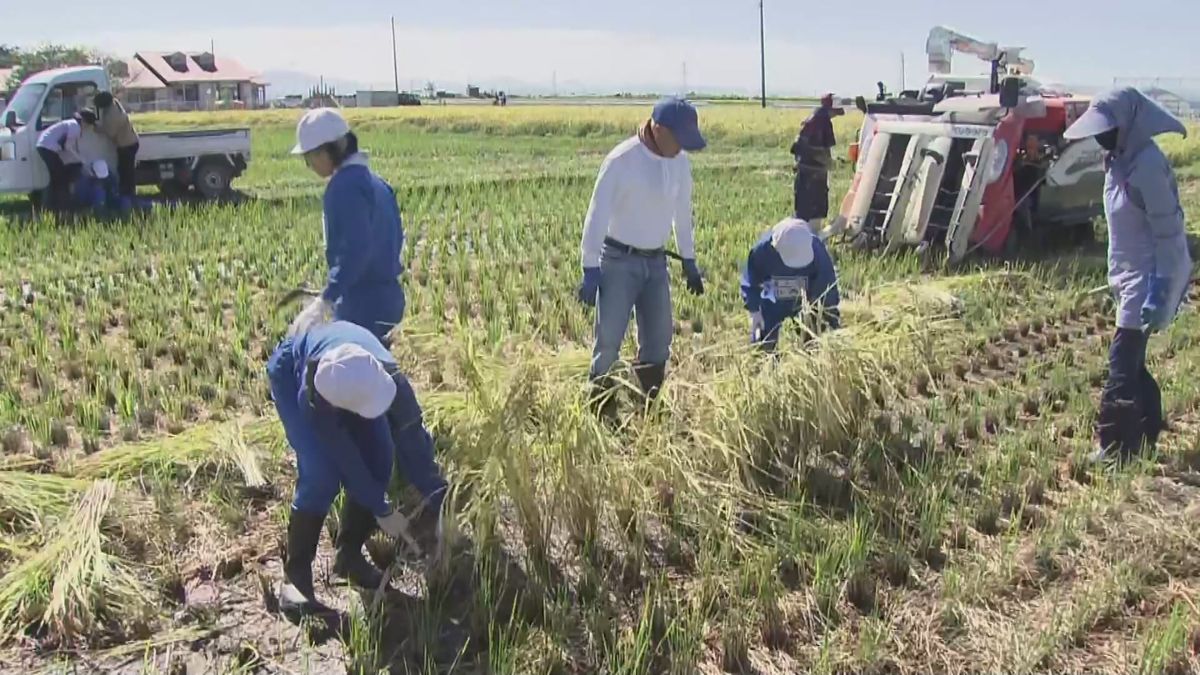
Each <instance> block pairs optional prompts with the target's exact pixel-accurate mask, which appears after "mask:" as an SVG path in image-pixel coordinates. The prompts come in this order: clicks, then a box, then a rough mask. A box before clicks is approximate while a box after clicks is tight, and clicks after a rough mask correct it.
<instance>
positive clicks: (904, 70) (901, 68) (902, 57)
mask: <svg viewBox="0 0 1200 675" xmlns="http://www.w3.org/2000/svg"><path fill="white" fill-rule="evenodd" d="M907 70H908V69H907V68H905V66H904V52H900V91H904V90H905V89H906V87H905V86H904V85H905V82H904V76H905V74H906V72H907Z"/></svg>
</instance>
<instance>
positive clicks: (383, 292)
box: [322, 154, 404, 338]
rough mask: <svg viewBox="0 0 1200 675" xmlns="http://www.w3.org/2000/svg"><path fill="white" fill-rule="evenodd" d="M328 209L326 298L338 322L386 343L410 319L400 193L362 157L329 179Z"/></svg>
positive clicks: (356, 156) (323, 293)
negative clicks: (404, 280) (406, 307)
mask: <svg viewBox="0 0 1200 675" xmlns="http://www.w3.org/2000/svg"><path fill="white" fill-rule="evenodd" d="M323 205H324V220H325V222H324V230H325V263H326V264H327V265H328V267H329V279H328V281H327V283H326V285H325V290H324V291H323V292H322V297H324V298H325V300H326V301H327V302H329V303H330V304H331V305H332V306H333V313H334V317H335V318H337V319H341V320H344V321H350V322H352V323H356V324H358V325H360V326H363V327H364V328H367V329H369V330H370V331H371V332H372V333H374V334H375V335H376V337H380V338H382V337H383V336H385V335H386V334H387V332H388V331H389V330H391V329H392V327H393V326H395V325H396V324H398V323H400V320H401V319H402V318H403V317H404V290H403V288H402V287H401V285H400V274H401V273H402V272H403V271H404V264H403V262H402V261H401V257H400V256H401V251H402V250H403V248H404V225H403V222H402V220H401V218H400V207H399V205H398V204H397V203H396V193H395V192H394V191H393V190H392V188H391V186H390V185H388V184H387V182H386V181H384V180H383V179H382V178H380V177H379V176H376V175H375V174H374V173H372V172H371V169H370V168H369V167H368V166H367V160H366V156H365V155H362V154H357V155H354V156H352V157H350V158H349V159H347V160H346V162H345V163H343V164H342V166H341V167H339V168H338V170H337V171H336V172H335V173H334V174H333V177H332V178H330V179H329V184H328V186H326V188H325V197H324V200H323Z"/></svg>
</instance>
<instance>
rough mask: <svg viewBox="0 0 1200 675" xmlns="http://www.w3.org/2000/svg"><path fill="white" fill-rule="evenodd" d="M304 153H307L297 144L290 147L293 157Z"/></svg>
mask: <svg viewBox="0 0 1200 675" xmlns="http://www.w3.org/2000/svg"><path fill="white" fill-rule="evenodd" d="M305 152H308V151H307V150H305V149H304V148H302V147H301V146H300V144H299V143H297V144H296V145H294V146H293V147H292V154H293V155H303V154H304V153H305Z"/></svg>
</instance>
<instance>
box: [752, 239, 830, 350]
mask: <svg viewBox="0 0 1200 675" xmlns="http://www.w3.org/2000/svg"><path fill="white" fill-rule="evenodd" d="M742 301H743V303H744V304H745V307H746V311H748V312H750V341H751V343H753V344H756V345H759V346H760V347H761V348H762V349H763V350H764V351H768V352H773V351H775V348H776V346H777V345H778V342H779V329H780V327H781V326H782V325H783V322H784V321H786V320H787V319H798V318H799V319H805V323H806V324H808V323H809V321H807V319H808V318H809V317H808V316H807V313H808V312H809V311H810V310H812V311H817V312H819V315H820V319H821V323H824V324H825V325H826V326H828V327H829V328H832V329H837V328H838V327H840V325H841V314H840V312H839V310H838V304H839V302H840V298H839V296H838V282H837V270H836V269H834V266H833V259H832V258H830V256H829V250H828V249H826V248H825V243H824V242H822V241H821V239H820V238H819V237H817V236H816V235H814V234H813V232H812V230H811V229H809V226H808V223H806V222H805V221H803V220H800V219H798V218H786V219H784V220H782V221H780V222H779V223H778V224H777V225H775V227H773V228H771V230H770V231H768V232H767V233H766V234H764V235H763V236H762V238H761V239H759V240H758V242H757V243H756V244H755V245H754V247H753V248H751V249H750V255H749V256H747V258H746V267H745V268H744V269H743V271H742ZM802 314H804V315H806V316H804V317H802V316H801V315H802ZM813 328H814V329H816V328H819V326H815V327H813ZM805 339H806V340H807V337H806V338H805Z"/></svg>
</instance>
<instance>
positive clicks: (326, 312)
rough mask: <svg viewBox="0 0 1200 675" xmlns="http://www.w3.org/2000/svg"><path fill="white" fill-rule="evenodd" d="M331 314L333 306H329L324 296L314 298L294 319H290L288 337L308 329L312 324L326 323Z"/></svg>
mask: <svg viewBox="0 0 1200 675" xmlns="http://www.w3.org/2000/svg"><path fill="white" fill-rule="evenodd" d="M332 316H333V307H331V306H330V304H329V303H328V302H326V301H325V299H324V298H314V299H313V301H312V302H310V303H308V306H307V307H305V308H304V309H303V310H302V311H301V312H300V313H299V314H297V315H296V319H295V320H294V321H292V325H291V326H289V327H288V332H287V334H288V337H294V336H296V335H299V334H301V333H304V332H306V331H308V329H310V328H312V327H313V326H316V325H319V324H322V323H326V322H328V321H329V319H330V318H332Z"/></svg>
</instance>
